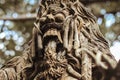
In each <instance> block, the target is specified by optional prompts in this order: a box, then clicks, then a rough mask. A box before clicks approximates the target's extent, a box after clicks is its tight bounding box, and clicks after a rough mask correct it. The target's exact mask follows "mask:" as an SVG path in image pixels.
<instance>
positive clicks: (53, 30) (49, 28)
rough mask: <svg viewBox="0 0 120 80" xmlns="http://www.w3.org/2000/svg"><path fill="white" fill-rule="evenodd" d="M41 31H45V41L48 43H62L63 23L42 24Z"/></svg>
mask: <svg viewBox="0 0 120 80" xmlns="http://www.w3.org/2000/svg"><path fill="white" fill-rule="evenodd" d="M41 31H42V33H43V41H44V42H43V43H44V45H46V44H47V43H48V42H49V41H51V40H52V41H55V42H57V43H62V42H63V40H62V34H63V32H62V24H57V23H48V24H45V25H43V26H41Z"/></svg>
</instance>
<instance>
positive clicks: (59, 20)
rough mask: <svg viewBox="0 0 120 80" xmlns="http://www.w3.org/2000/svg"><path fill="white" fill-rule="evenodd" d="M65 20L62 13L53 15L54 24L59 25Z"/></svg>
mask: <svg viewBox="0 0 120 80" xmlns="http://www.w3.org/2000/svg"><path fill="white" fill-rule="evenodd" d="M64 19H65V16H64V15H63V14H62V13H58V14H56V15H55V22H58V23H61V22H63V21H64Z"/></svg>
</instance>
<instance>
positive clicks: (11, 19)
mask: <svg viewBox="0 0 120 80" xmlns="http://www.w3.org/2000/svg"><path fill="white" fill-rule="evenodd" d="M35 18H36V14H30V15H28V16H27V15H26V14H23V15H18V17H6V16H5V17H2V18H0V20H10V21H20V20H22V21H23V20H35Z"/></svg>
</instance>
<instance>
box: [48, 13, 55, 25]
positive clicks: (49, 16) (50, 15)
mask: <svg viewBox="0 0 120 80" xmlns="http://www.w3.org/2000/svg"><path fill="white" fill-rule="evenodd" d="M54 21H55V18H54V16H53V15H52V14H48V15H47V19H46V22H48V23H49V22H54Z"/></svg>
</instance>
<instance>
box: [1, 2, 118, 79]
mask: <svg viewBox="0 0 120 80" xmlns="http://www.w3.org/2000/svg"><path fill="white" fill-rule="evenodd" d="M116 64H117V63H116V61H115V59H114V57H113V56H112V55H111V53H110V51H109V46H108V43H107V41H106V40H105V39H104V37H103V35H102V34H101V32H100V31H99V27H98V25H97V23H96V18H95V16H94V15H93V14H92V13H91V12H90V11H89V10H88V9H87V8H85V7H84V6H83V5H82V4H81V3H80V1H79V0H41V1H40V6H39V10H38V14H37V18H36V22H35V27H34V28H33V34H32V39H31V41H30V42H29V43H28V44H26V45H25V50H24V52H23V55H22V56H18V57H14V58H13V59H11V60H10V61H8V62H7V63H6V64H4V66H3V67H2V68H1V70H0V80H102V79H104V75H102V72H101V70H103V71H105V70H107V69H114V68H115V67H116ZM100 68H101V70H100ZM96 78H97V79H96Z"/></svg>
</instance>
